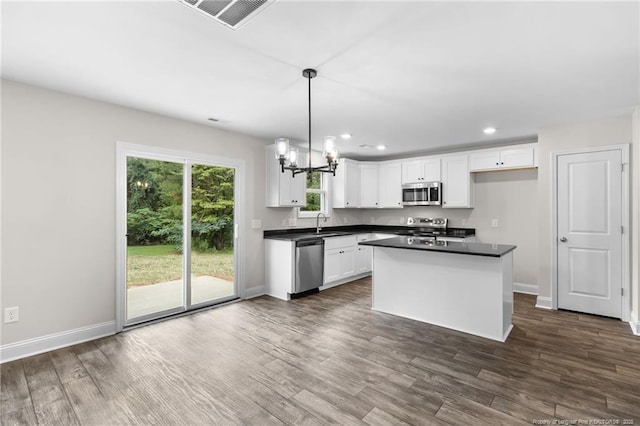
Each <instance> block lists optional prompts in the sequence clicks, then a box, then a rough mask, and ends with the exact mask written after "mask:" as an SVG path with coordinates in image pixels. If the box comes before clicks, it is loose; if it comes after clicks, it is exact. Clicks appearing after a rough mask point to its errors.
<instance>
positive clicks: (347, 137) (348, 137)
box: [340, 133, 351, 139]
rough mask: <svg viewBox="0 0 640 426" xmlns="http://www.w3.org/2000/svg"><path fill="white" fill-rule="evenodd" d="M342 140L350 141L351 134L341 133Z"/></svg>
mask: <svg viewBox="0 0 640 426" xmlns="http://www.w3.org/2000/svg"><path fill="white" fill-rule="evenodd" d="M340 137H341V138H342V139H351V133H343V134H341V135H340Z"/></svg>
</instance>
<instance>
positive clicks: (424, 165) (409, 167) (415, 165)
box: [402, 157, 440, 184]
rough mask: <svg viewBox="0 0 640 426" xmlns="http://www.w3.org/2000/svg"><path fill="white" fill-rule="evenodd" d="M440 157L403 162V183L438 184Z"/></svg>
mask: <svg viewBox="0 0 640 426" xmlns="http://www.w3.org/2000/svg"><path fill="white" fill-rule="evenodd" d="M439 180H440V157H422V158H417V159H415V160H406V161H403V162H402V183H403V184H405V183H419V182H438V181H439Z"/></svg>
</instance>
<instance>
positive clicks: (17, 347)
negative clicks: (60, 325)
mask: <svg viewBox="0 0 640 426" xmlns="http://www.w3.org/2000/svg"><path fill="white" fill-rule="evenodd" d="M115 333H116V322H115V321H107V322H103V323H100V324H94V325H89V326H86V327H80V328H76V329H73V330H67V331H61V332H59V333H53V334H48V335H46V336H41V337H35V338H33V339H27V340H22V341H20V342H15V343H9V344H7V345H2V346H0V364H1V363H4V362H8V361H13V360H16V359H20V358H25V357H28V356H31V355H37V354H41V353H43V352H49V351H52V350H54V349H60V348H64V347H66V346H71V345H75V344H77V343H82V342H86V341H89V340H94V339H98V338H100V337H105V336H111V335H113V334H115Z"/></svg>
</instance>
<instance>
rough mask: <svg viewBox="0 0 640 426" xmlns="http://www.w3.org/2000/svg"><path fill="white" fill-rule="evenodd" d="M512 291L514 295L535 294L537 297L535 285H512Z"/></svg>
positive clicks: (536, 286)
mask: <svg viewBox="0 0 640 426" xmlns="http://www.w3.org/2000/svg"><path fill="white" fill-rule="evenodd" d="M513 291H514V292H516V293H524V294H535V295H536V296H537V295H538V285H537V284H526V283H513Z"/></svg>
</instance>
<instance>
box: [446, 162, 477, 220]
mask: <svg viewBox="0 0 640 426" xmlns="http://www.w3.org/2000/svg"><path fill="white" fill-rule="evenodd" d="M442 193H443V194H442V207H443V208H469V207H473V204H472V186H471V173H470V172H469V156H468V155H467V154H460V155H451V156H445V157H442Z"/></svg>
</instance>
